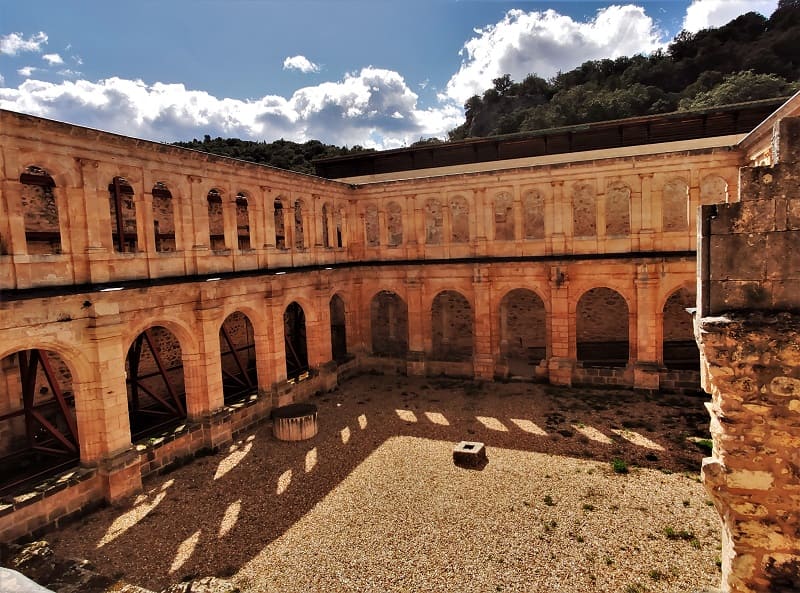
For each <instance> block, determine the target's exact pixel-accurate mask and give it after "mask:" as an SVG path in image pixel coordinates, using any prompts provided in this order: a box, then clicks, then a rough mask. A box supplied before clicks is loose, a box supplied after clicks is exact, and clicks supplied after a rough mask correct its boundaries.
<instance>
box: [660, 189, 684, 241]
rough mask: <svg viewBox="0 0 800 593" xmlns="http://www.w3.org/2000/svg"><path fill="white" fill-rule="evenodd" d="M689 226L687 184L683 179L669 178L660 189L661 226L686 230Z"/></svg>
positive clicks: (667, 229)
mask: <svg viewBox="0 0 800 593" xmlns="http://www.w3.org/2000/svg"><path fill="white" fill-rule="evenodd" d="M688 227H689V186H688V184H687V183H686V182H685V181H684V180H683V179H670V180H669V181H667V182H666V183H665V184H664V188H663V189H662V190H661V228H662V229H663V230H665V231H684V232H685V231H686V229H687V228H688Z"/></svg>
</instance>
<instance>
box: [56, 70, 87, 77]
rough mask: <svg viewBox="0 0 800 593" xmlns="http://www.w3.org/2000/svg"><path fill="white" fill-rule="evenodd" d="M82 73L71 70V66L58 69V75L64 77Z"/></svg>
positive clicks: (76, 75)
mask: <svg viewBox="0 0 800 593" xmlns="http://www.w3.org/2000/svg"><path fill="white" fill-rule="evenodd" d="M81 74H83V72H78V71H77V70H72V69H71V68H64V69H63V70H59V71H58V75H59V76H63V77H64V78H76V77H78V76H80V75H81Z"/></svg>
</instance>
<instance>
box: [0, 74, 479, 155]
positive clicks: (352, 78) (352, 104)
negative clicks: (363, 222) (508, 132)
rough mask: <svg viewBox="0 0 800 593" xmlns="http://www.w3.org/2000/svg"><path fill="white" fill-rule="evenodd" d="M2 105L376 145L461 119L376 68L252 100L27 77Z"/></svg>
mask: <svg viewBox="0 0 800 593" xmlns="http://www.w3.org/2000/svg"><path fill="white" fill-rule="evenodd" d="M0 108H3V109H10V110H13V111H20V112H23V113H30V114H33V115H40V116H44V117H49V118H53V119H58V120H62V121H68V122H72V123H76V124H79V125H85V126H89V127H94V128H99V129H103V130H108V131H111V132H117V133H120V134H126V135H130V136H136V137H140V138H147V139H150V140H157V141H172V140H188V139H191V138H201V137H202V136H203V135H204V134H210V135H211V136H223V137H239V138H245V139H251V140H267V141H271V140H275V139H277V138H286V139H288V140H295V141H298V142H304V141H306V140H310V139H318V140H321V141H323V142H328V143H332V144H338V145H348V146H352V145H354V144H360V145H362V146H368V147H375V148H396V147H400V146H403V145H407V144H410V143H411V142H414V141H416V140H418V139H419V138H420V137H422V136H425V137H428V136H443V135H444V134H445V133H446V132H447V131H448V130H450V129H452V128H454V127H455V126H457V125H459V124H460V123H462V121H463V113H462V111H461V109H460V108H458V107H456V106H454V105H445V106H443V107H441V108H435V109H421V108H419V107H418V105H417V95H416V94H415V93H413V92H412V91H411V90H410V89H409V87H408V85H407V84H406V82H405V81H404V80H403V78H402V76H400V75H399V74H398V73H397V72H393V71H391V70H381V69H378V68H372V67H369V68H363V69H362V70H361V71H360V72H357V73H352V74H348V75H346V76H345V77H344V78H343V79H342V80H340V81H337V82H326V83H323V84H320V85H318V86H310V87H306V88H302V89H299V90H297V91H296V92H295V93H294V94H293V95H292V96H291V97H290V98H288V99H287V98H284V97H280V96H274V95H268V96H265V97H262V98H261V99H258V100H250V101H242V100H238V99H229V98H218V97H214V96H213V95H210V94H209V93H206V92H203V91H194V90H189V89H187V88H186V87H185V86H184V85H182V84H165V83H160V82H157V83H154V84H146V83H144V82H143V81H141V80H127V79H123V78H117V77H115V78H108V79H105V80H100V81H97V82H91V81H88V80H64V81H62V82H59V83H53V82H45V81H40V80H34V79H28V80H26V81H24V82H23V83H22V84H20V85H19V87H18V88H0Z"/></svg>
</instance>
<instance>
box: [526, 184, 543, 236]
mask: <svg viewBox="0 0 800 593" xmlns="http://www.w3.org/2000/svg"><path fill="white" fill-rule="evenodd" d="M522 204H523V209H524V221H525V238H526V239H544V196H542V194H541V193H540V192H538V191H536V190H531V191H529V192H526V193H525V195H524V196H523V198H522Z"/></svg>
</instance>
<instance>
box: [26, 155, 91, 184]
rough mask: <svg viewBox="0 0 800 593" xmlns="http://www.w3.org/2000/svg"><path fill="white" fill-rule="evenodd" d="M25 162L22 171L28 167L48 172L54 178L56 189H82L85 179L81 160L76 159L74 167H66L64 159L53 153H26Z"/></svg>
mask: <svg viewBox="0 0 800 593" xmlns="http://www.w3.org/2000/svg"><path fill="white" fill-rule="evenodd" d="M25 159H26V160H25V161H24V163H25V164H24V166H23V167H22V170H23V171H25V170H26V169H28V167H38V168H41V169H44V170H45V171H47V174H48V175H50V177H52V178H53V183H54V184H55V185H56V187H59V188H62V187H72V188H74V187H81V186H82V185H83V179H82V175H81V171H80V159H75V161H74V163H75V165H74V166H66V167H65V166H64V163H65V162H64V160H63V157H61V156H60V155H58V154H56V153H53V152H39V151H34V152H31V153H27V152H26V153H25Z"/></svg>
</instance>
